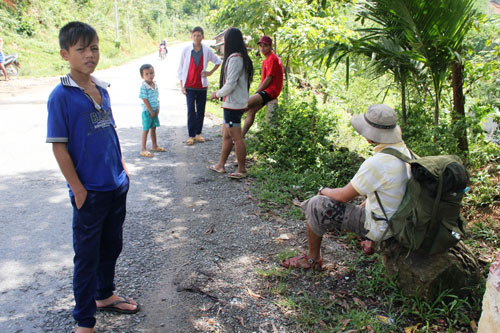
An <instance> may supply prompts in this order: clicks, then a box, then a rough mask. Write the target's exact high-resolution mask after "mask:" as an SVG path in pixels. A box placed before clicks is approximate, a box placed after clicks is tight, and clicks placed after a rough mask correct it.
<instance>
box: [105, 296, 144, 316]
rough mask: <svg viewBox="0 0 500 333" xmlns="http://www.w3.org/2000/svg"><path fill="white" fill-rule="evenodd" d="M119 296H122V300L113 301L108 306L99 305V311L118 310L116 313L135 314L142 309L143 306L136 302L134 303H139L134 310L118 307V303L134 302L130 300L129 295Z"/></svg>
mask: <svg viewBox="0 0 500 333" xmlns="http://www.w3.org/2000/svg"><path fill="white" fill-rule="evenodd" d="M119 297H120V298H121V300H119V301H114V302H113V303H111V304H108V305H106V306H98V307H97V310H98V311H107V312H116V313H121V314H134V313H137V312H139V310H140V309H141V306H140V305H139V303H137V304H134V305H137V306H136V308H135V309H134V310H127V309H121V308H119V307H117V305H118V304H125V303H126V304H133V303H132V302H130V299H129V298H128V297H123V296H119Z"/></svg>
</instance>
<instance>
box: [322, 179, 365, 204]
mask: <svg viewBox="0 0 500 333" xmlns="http://www.w3.org/2000/svg"><path fill="white" fill-rule="evenodd" d="M320 192H321V193H318V194H320V195H324V196H327V197H329V198H330V199H333V200H336V201H340V202H349V201H351V200H352V199H354V198H355V197H357V196H358V195H360V194H359V193H358V192H357V191H356V190H355V189H354V187H353V186H352V184H351V183H350V182H349V184H347V185H346V186H344V187H342V188H326V187H325V188H324V189H322V190H321V191H320Z"/></svg>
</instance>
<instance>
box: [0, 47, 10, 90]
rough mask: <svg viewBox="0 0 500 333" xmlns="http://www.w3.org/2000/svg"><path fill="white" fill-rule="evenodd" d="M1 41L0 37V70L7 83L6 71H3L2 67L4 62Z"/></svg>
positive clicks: (3, 67)
mask: <svg viewBox="0 0 500 333" xmlns="http://www.w3.org/2000/svg"><path fill="white" fill-rule="evenodd" d="M2 49H3V39H2V37H0V69H1V70H2V72H3V75H4V76H5V81H9V78H8V77H7V70H6V69H5V66H4V61H5V56H4V54H3V51H2Z"/></svg>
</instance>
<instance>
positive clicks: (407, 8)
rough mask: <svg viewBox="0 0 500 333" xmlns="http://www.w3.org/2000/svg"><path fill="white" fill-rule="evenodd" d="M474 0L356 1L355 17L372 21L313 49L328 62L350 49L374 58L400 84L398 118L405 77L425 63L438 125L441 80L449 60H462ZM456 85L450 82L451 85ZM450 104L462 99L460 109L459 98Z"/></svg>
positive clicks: (417, 72)
mask: <svg viewBox="0 0 500 333" xmlns="http://www.w3.org/2000/svg"><path fill="white" fill-rule="evenodd" d="M474 1H475V0H365V1H363V2H361V3H360V10H359V11H358V16H359V18H360V20H361V22H362V23H365V21H369V22H371V26H369V27H367V28H362V29H359V30H358V32H359V33H360V34H361V36H362V37H361V38H359V39H352V40H351V41H350V44H349V45H345V44H344V45H341V44H338V43H333V44H330V45H326V47H325V48H324V49H323V50H321V51H320V53H318V54H319V55H321V54H322V55H323V56H324V57H325V58H324V59H326V60H325V63H326V64H327V65H331V64H332V63H338V61H339V60H340V59H342V58H347V59H348V55H349V54H350V53H356V54H365V55H368V56H370V57H372V59H373V58H375V59H376V61H375V62H374V64H376V65H377V66H379V68H382V69H386V70H389V71H391V72H392V73H393V75H394V77H395V79H396V80H397V81H398V82H400V84H401V92H402V94H401V95H402V103H401V104H402V116H403V117H402V118H403V122H405V120H406V108H405V93H406V92H405V86H406V84H407V80H408V78H409V76H410V75H419V73H421V72H422V71H421V69H422V67H424V68H425V69H427V70H428V72H429V74H430V76H431V77H432V82H433V87H434V124H435V126H436V127H437V125H438V122H439V103H440V100H441V92H442V88H443V84H444V82H445V81H446V78H447V75H448V73H449V71H450V69H451V67H452V64H453V63H454V62H457V61H458V62H460V61H461V58H460V55H459V50H460V47H461V45H462V42H463V40H464V37H465V35H466V34H467V33H468V31H469V30H470V27H471V25H472V23H473V20H474V17H475V15H476V12H475V9H474V6H473V5H474ZM373 55H376V56H375V57H373ZM458 68H461V67H458ZM453 77H455V75H454V76H453ZM461 84H462V83H461V82H460V81H457V82H454V85H453V86H454V89H459V88H460V87H461ZM455 103H462V109H463V103H464V99H463V98H462V99H460V98H458V99H457V100H456V102H455ZM455 109H457V108H456V107H455Z"/></svg>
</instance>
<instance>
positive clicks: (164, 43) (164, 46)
mask: <svg viewBox="0 0 500 333" xmlns="http://www.w3.org/2000/svg"><path fill="white" fill-rule="evenodd" d="M163 51H165V55H167V53H168V49H167V40H166V39H163V40H162V41H161V42H160V47H159V51H158V56H159V57H160V58H162V54H161V53H162V52H163Z"/></svg>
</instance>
